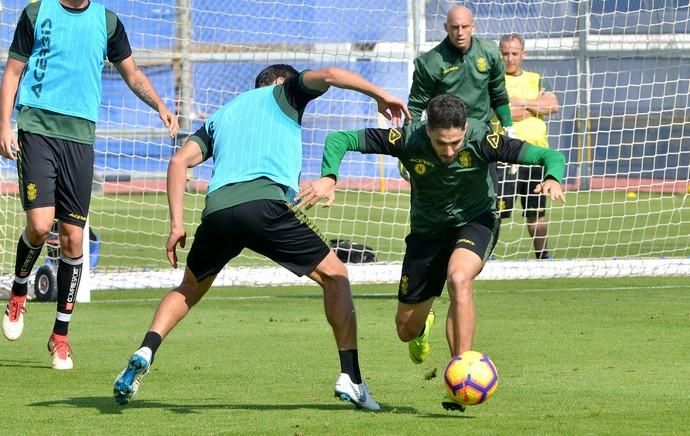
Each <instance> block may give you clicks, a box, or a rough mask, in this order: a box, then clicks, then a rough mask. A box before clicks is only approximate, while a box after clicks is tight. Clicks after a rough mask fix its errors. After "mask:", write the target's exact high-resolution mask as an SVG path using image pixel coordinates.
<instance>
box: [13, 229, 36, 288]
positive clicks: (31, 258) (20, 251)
mask: <svg viewBox="0 0 690 436" xmlns="http://www.w3.org/2000/svg"><path fill="white" fill-rule="evenodd" d="M42 248H43V244H41V245H39V246H38V247H34V246H33V245H31V244H30V243H29V240H28V239H27V238H26V232H22V236H21V237H20V238H19V241H18V242H17V257H16V258H15V261H14V283H12V293H13V294H14V295H16V296H18V297H21V296H24V295H26V293H27V286H26V284H27V282H28V281H29V274H31V269H32V268H33V267H34V264H36V260H38V257H39V256H40V255H41V249H42Z"/></svg>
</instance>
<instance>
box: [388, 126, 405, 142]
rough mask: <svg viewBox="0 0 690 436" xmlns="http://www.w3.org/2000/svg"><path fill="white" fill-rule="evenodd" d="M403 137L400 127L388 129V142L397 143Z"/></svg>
mask: <svg viewBox="0 0 690 436" xmlns="http://www.w3.org/2000/svg"><path fill="white" fill-rule="evenodd" d="M400 138H402V133H400V130H398V129H390V130H389V131H388V142H390V143H391V144H393V145H397V144H396V142H398V140H399V139H400Z"/></svg>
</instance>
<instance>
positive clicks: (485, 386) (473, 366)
mask: <svg viewBox="0 0 690 436" xmlns="http://www.w3.org/2000/svg"><path fill="white" fill-rule="evenodd" d="M443 379H444V383H445V385H446V389H447V390H448V394H449V396H450V398H452V399H453V401H455V402H456V403H458V404H462V405H466V406H471V405H474V404H480V403H483V402H484V401H486V400H488V399H489V397H490V396H491V395H492V394H493V393H494V391H495V390H496V387H497V386H498V372H497V371H496V366H495V365H494V363H493V362H492V361H491V359H489V356H487V355H486V354H482V353H479V352H477V351H465V352H464V353H462V354H461V355H459V356H455V357H453V359H451V361H450V363H449V364H448V366H447V367H446V371H445V373H444V374H443Z"/></svg>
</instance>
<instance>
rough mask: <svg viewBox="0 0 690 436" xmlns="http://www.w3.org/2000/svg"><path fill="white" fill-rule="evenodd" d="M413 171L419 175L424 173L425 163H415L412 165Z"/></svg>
mask: <svg viewBox="0 0 690 436" xmlns="http://www.w3.org/2000/svg"><path fill="white" fill-rule="evenodd" d="M414 172H415V173H417V174H419V175H420V176H421V175H422V174H424V173H426V165H424V164H423V163H418V164H416V165H415V166H414Z"/></svg>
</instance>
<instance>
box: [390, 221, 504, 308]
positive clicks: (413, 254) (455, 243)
mask: <svg viewBox="0 0 690 436" xmlns="http://www.w3.org/2000/svg"><path fill="white" fill-rule="evenodd" d="M500 223H501V221H500V219H499V218H498V213H494V212H487V213H485V214H482V215H480V216H478V217H477V218H475V219H474V220H473V221H471V222H469V223H467V224H466V225H464V226H462V227H459V228H456V229H448V230H446V231H443V232H440V233H436V234H433V235H424V234H419V233H417V234H415V233H410V234H409V235H407V237H406V238H405V244H406V246H407V247H406V249H405V259H404V260H403V266H402V275H401V277H400V284H399V285H398V301H400V302H401V303H406V304H416V303H421V302H423V301H426V300H428V299H429V298H431V297H438V296H440V295H441V293H442V292H443V287H444V285H445V283H446V276H447V275H448V261H449V260H450V256H451V254H453V251H454V250H455V249H456V248H465V249H468V250H470V251H472V252H473V253H475V254H477V256H479V257H480V258H481V259H482V262H486V261H487V259H488V258H489V256H490V255H491V252H492V251H493V249H494V246H495V245H496V241H497V240H498V230H499V227H500Z"/></svg>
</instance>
